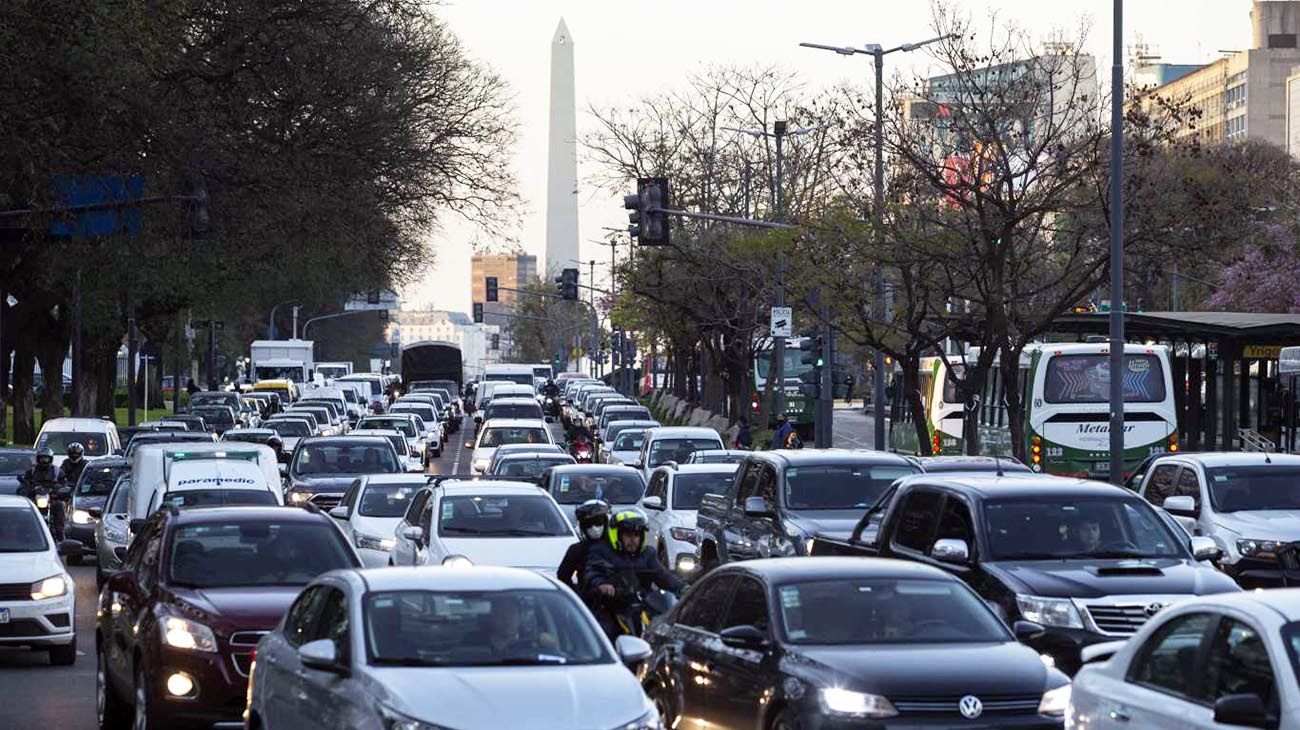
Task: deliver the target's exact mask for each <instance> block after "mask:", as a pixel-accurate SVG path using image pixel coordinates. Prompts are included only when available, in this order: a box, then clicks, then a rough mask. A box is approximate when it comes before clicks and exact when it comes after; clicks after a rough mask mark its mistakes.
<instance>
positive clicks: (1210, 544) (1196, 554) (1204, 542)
mask: <svg viewBox="0 0 1300 730" xmlns="http://www.w3.org/2000/svg"><path fill="white" fill-rule="evenodd" d="M1188 547H1189V548H1190V549H1191V551H1192V557H1193V558H1196V559H1197V560H1200V561H1209V562H1213V561H1215V560H1218V559H1219V558H1221V557H1223V550H1222V549H1220V548H1219V545H1218V543H1216V542H1215V541H1214V539H1213V538H1209V537H1204V536H1198V537H1193V538H1192V539H1191V540H1190V541H1188Z"/></svg>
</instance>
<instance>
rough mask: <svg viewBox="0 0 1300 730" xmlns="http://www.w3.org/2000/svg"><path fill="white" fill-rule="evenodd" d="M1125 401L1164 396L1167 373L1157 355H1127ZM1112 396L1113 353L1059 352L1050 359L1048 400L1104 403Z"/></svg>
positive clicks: (1045, 389) (1150, 400)
mask: <svg viewBox="0 0 1300 730" xmlns="http://www.w3.org/2000/svg"><path fill="white" fill-rule="evenodd" d="M1125 360H1126V363H1125V369H1124V402H1125V403H1158V402H1160V401H1163V400H1164V399H1165V376H1164V370H1163V369H1162V368H1161V365H1160V359H1159V358H1158V357H1156V356H1155V355H1127V356H1125ZM1109 398H1110V356H1109V355H1105V354H1102V353H1096V354H1091V353H1090V354H1086V355H1056V356H1055V357H1053V358H1052V359H1051V360H1048V361H1047V373H1046V377H1045V378H1044V381H1043V399H1044V400H1046V401H1047V402H1048V403H1105V402H1107V400H1108V399H1109Z"/></svg>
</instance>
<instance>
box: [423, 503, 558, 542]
mask: <svg viewBox="0 0 1300 730" xmlns="http://www.w3.org/2000/svg"><path fill="white" fill-rule="evenodd" d="M438 534H440V535H443V536H445V537H568V536H570V535H572V534H573V532H572V531H571V530H570V529H569V523H568V521H567V520H566V519H565V518H564V515H562V514H560V512H559V510H557V509H555V505H554V504H552V503H551V500H549V499H547V498H546V497H545V496H543V495H541V494H527V495H524V494H493V495H479V496H472V497H471V496H463V497H462V496H453V497H443V499H442V503H441V511H440V512H439V520H438Z"/></svg>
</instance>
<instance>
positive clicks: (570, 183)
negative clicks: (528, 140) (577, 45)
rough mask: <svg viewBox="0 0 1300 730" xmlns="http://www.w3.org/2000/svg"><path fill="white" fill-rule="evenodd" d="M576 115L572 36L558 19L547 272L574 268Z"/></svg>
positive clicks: (554, 48)
mask: <svg viewBox="0 0 1300 730" xmlns="http://www.w3.org/2000/svg"><path fill="white" fill-rule="evenodd" d="M577 119H578V115H577V109H576V94H575V92H574V82H573V36H571V35H569V27H568V26H567V25H565V24H564V19H563V18H561V19H560V24H559V25H558V26H556V28H555V37H554V38H552V39H551V119H550V124H551V126H550V132H549V134H550V144H549V153H548V156H547V164H546V167H547V177H546V264H545V265H546V273H547V274H555V273H557V272H559V271H560V269H564V268H577V264H575V263H573V260H574V259H577V258H578V121H577Z"/></svg>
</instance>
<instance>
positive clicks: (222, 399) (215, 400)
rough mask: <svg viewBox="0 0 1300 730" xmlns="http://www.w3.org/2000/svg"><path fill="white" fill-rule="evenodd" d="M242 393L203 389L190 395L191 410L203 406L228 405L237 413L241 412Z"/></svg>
mask: <svg viewBox="0 0 1300 730" xmlns="http://www.w3.org/2000/svg"><path fill="white" fill-rule="evenodd" d="M242 398H243V396H242V395H241V394H240V393H237V392H235V391H231V390H201V391H199V392H198V393H194V394H193V395H191V396H190V401H189V405H190V411H191V412H194V410H195V409H196V408H200V407H203V406H227V407H229V408H230V410H232V411H234V412H235V413H238V412H239V402H240V400H241V399H242Z"/></svg>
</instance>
